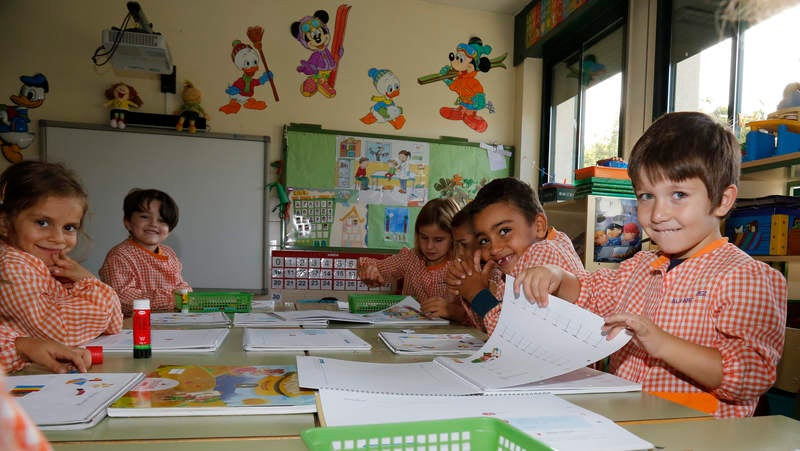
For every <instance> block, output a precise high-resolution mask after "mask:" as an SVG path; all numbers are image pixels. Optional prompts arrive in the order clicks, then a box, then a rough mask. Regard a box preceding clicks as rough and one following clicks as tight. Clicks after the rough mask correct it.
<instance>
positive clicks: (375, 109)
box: [361, 67, 406, 130]
mask: <svg viewBox="0 0 800 451" xmlns="http://www.w3.org/2000/svg"><path fill="white" fill-rule="evenodd" d="M367 74H368V75H369V77H370V78H372V83H373V84H374V85H375V90H377V91H378V94H379V95H377V96H372V98H371V100H372V101H373V102H375V103H374V104H373V105H372V108H370V111H369V113H367V115H366V116H364V117H362V118H361V122H363V123H365V124H374V123H376V122H378V123H383V122H388V123H390V124H392V126H393V127H394V128H395V129H397V130H399V129H401V128H403V124H405V123H406V118H405V116H403V108H402V107H400V106H398V105H397V104H396V103H394V98H395V97H397V96H398V95H400V80H399V79H398V78H397V76H396V75H395V74H394V72H392V71H390V70H389V69H376V68H374V67H373V68H372V69H370V70H369V72H368V73H367Z"/></svg>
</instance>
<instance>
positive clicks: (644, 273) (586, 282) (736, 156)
mask: <svg viewBox="0 0 800 451" xmlns="http://www.w3.org/2000/svg"><path fill="white" fill-rule="evenodd" d="M740 161H741V151H740V149H739V143H738V142H737V140H736V137H735V136H734V135H733V134H732V133H731V132H730V131H728V130H727V129H725V128H724V127H723V126H722V125H720V124H718V123H717V122H716V121H715V120H714V119H713V118H711V117H709V116H707V115H705V114H703V113H693V112H680V113H671V114H667V115H665V116H663V117H662V118H660V119H659V120H657V121H656V122H655V123H653V125H652V126H650V128H649V129H648V130H647V131H646V132H645V133H644V135H643V136H642V137H641V138H640V139H639V141H638V142H637V143H636V145H635V146H634V148H633V151H632V153H631V157H630V164H629V167H628V171H629V173H630V177H631V180H632V181H633V186H634V190H635V192H636V197H637V199H638V207H637V214H638V218H639V224H640V225H641V226H642V227H643V229H644V232H645V233H646V234H647V236H649V237H650V239H652V240H653V241H654V242H655V243H656V244H657V245H658V246H659V247H660V250H658V251H642V252H639V253H637V254H636V255H634V256H633V257H631V258H630V259H628V260H625V261H623V262H622V263H621V264H620V266H619V269H617V270H609V269H601V270H599V271H597V272H594V273H592V274H590V275H588V276H586V277H575V276H573V275H571V274H568V273H566V272H565V271H563V270H561V269H560V268H557V267H554V266H543V267H537V268H534V269H531V270H528V271H526V273H525V274H523V275H521V276H520V277H519V278H517V280H516V281H515V286H514V288H515V290H516V291H519V290H520V289H521V290H522V291H523V292H524V293H525V295H526V296H527V297H528V299H531V300H532V302H533V300H535V301H536V302H538V303H539V304H540V305H545V304H546V303H547V295H548V293H555V294H556V295H557V296H559V297H562V298H564V299H567V300H569V301H573V302H575V303H576V304H577V305H580V306H582V307H584V308H587V309H589V310H592V311H594V312H596V313H598V314H599V315H602V316H604V317H605V321H606V322H605V325H604V326H603V329H604V331H605V332H606V333H608V335H609V337H613V336H615V335H616V334H617V333H620V332H622V333H629V334H631V335H632V336H633V339H632V340H631V341H630V342H629V343H628V344H627V345H626V346H625V347H623V348H622V349H621V350H619V351H618V352H616V353H614V354H613V355H612V356H611V362H610V370H611V372H613V373H615V374H616V375H618V376H620V377H623V378H625V379H629V380H632V381H636V382H641V383H642V388H643V389H644V390H646V391H648V392H651V393H654V394H657V395H660V396H663V397H666V398H668V399H672V400H674V401H676V402H679V403H682V404H685V405H688V406H690V407H693V408H696V409H698V410H703V411H706V412H708V413H713V414H714V416H716V417H718V418H724V417H744V416H749V415H752V414H753V411H754V410H755V407H756V403H757V402H758V398H759V396H761V395H762V394H763V393H764V392H766V391H767V390H768V389H769V388H770V387H771V386H772V384H773V382H774V381H775V369H776V366H777V363H778V360H779V358H780V356H781V353H782V350H783V341H784V334H785V325H786V301H787V289H786V280H785V279H784V277H783V275H782V274H781V273H780V272H778V271H776V270H775V269H773V268H771V267H770V266H769V265H767V264H766V263H764V262H760V261H757V260H754V259H753V258H752V257H750V256H749V255H747V254H745V253H744V252H742V251H741V250H740V249H739V248H738V247H736V246H735V245H733V244H731V243H729V242H728V240H727V238H723V237H722V236H721V233H720V223H721V221H722V220H723V219H724V218H725V216H726V215H727V214H728V212H729V211H730V210H731V208H732V207H733V205H734V202H735V200H736V195H737V192H738V188H737V183H738V181H739V170H740Z"/></svg>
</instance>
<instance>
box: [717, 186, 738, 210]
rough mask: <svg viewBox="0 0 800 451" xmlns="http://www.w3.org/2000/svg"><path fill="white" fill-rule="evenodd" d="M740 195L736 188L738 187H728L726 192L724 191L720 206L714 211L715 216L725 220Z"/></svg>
mask: <svg viewBox="0 0 800 451" xmlns="http://www.w3.org/2000/svg"><path fill="white" fill-rule="evenodd" d="M738 193H739V189H738V188H737V187H736V185H728V186H727V187H726V188H725V190H724V191H722V200H721V201H720V203H719V205H718V206H717V207H716V208H714V210H713V211H712V213H713V214H714V216H718V217H720V218H724V217H725V215H727V214H728V212H729V211H731V209H732V208H733V206H734V204H736V195H737V194H738Z"/></svg>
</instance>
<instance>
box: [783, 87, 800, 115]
mask: <svg viewBox="0 0 800 451" xmlns="http://www.w3.org/2000/svg"><path fill="white" fill-rule="evenodd" d="M796 107H800V83H789V84H788V85H786V87H785V88H783V99H781V102H780V103H779V104H778V109H779V110H782V109H784V108H796Z"/></svg>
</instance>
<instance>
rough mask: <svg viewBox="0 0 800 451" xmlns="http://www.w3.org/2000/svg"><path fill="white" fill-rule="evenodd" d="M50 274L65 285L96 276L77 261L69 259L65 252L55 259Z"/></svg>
mask: <svg viewBox="0 0 800 451" xmlns="http://www.w3.org/2000/svg"><path fill="white" fill-rule="evenodd" d="M50 273H51V274H52V275H53V277H55V278H56V279H58V280H60V281H62V283H64V284H65V285H69V284H70V283H74V282H77V281H79V280H81V279H85V278H87V277H94V274H92V273H91V272H89V270H87V269H86V268H84V267H83V266H81V265H80V264H78V262H76V261H75V260H73V259H71V258H69V257H68V256H67V255H65V254H64V253H63V252H62V253H59V254H58V255H56V256H54V257H53V265H52V266H51V267H50Z"/></svg>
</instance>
